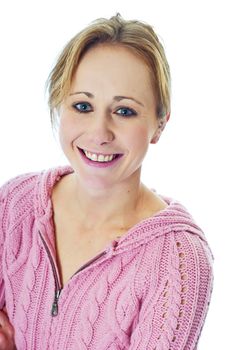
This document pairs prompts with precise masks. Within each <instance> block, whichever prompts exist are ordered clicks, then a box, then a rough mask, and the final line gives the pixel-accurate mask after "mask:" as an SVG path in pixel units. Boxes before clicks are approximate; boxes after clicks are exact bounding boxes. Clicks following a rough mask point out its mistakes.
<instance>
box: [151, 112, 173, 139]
mask: <svg viewBox="0 0 232 350" xmlns="http://www.w3.org/2000/svg"><path fill="white" fill-rule="evenodd" d="M169 118H170V113H168V114H167V115H166V116H165V117H164V118H163V119H162V120H160V121H159V124H158V129H156V131H155V133H154V135H153V137H152V139H151V143H152V144H155V143H157V142H158V141H159V138H160V136H161V134H162V132H163V130H164V128H165V126H166V124H167V122H168V121H169Z"/></svg>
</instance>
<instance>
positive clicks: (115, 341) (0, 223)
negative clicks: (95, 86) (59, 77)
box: [0, 167, 213, 350]
mask: <svg viewBox="0 0 232 350" xmlns="http://www.w3.org/2000/svg"><path fill="white" fill-rule="evenodd" d="M71 172H73V169H72V168H70V167H59V168H54V169H49V170H46V171H43V172H39V173H30V174H25V175H20V176H18V177H16V178H14V179H13V180H10V181H9V182H8V183H6V184H5V185H4V186H2V188H1V189H0V201H1V202H0V206H1V207H0V308H2V307H3V306H4V305H6V308H7V312H8V316H9V319H10V322H11V323H12V325H13V327H14V329H15V343H16V347H17V350H40V349H41V350H45V349H47V350H66V349H67V350H74V349H75V350H151V349H153V350H154V349H156V350H196V349H197V343H198V339H199V336H200V333H201V331H202V327H203V324H204V322H205V318H206V315H207V312H208V307H209V303H210V297H211V292H212V285H213V272H212V271H213V270H212V265H213V255H212V252H211V250H210V247H209V245H208V243H207V241H206V238H205V235H204V233H203V232H202V230H201V229H200V228H199V227H198V225H197V224H196V223H195V221H194V220H193V218H192V216H191V215H190V214H189V213H188V211H187V210H186V208H185V207H184V206H183V205H182V204H180V203H179V202H178V201H176V200H173V199H171V198H168V197H166V196H161V195H160V197H161V198H162V199H163V200H165V202H166V203H167V204H168V206H167V207H166V208H165V209H163V210H162V211H160V212H158V213H156V214H154V215H153V216H151V217H148V218H146V219H143V220H142V221H140V222H138V223H137V224H136V225H134V226H133V227H131V228H130V229H129V230H128V231H127V232H126V234H124V235H123V236H122V237H121V238H120V239H118V240H114V241H112V242H111V243H110V244H109V246H108V247H106V249H105V250H104V251H102V253H101V254H99V255H98V256H96V257H94V258H93V259H92V260H91V261H89V262H88V263H87V264H85V265H84V266H82V267H81V268H80V269H79V270H78V271H77V272H76V273H75V274H74V275H73V276H72V278H70V280H69V281H68V282H67V283H66V284H65V285H64V286H63V287H61V283H60V275H59V269H58V265H57V258H56V244H55V230H54V221H53V207H52V201H51V194H52V189H53V187H54V185H55V183H56V182H57V181H59V179H60V178H61V177H62V176H64V175H66V174H69V173H71ZM77 254H78V251H77Z"/></svg>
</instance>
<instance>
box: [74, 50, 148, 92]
mask: <svg viewBox="0 0 232 350" xmlns="http://www.w3.org/2000/svg"><path fill="white" fill-rule="evenodd" d="M75 78H76V82H78V81H79V82H82V80H85V79H89V80H91V81H92V82H93V81H94V80H95V79H97V78H98V79H100V80H102V81H103V80H105V79H107V80H108V82H109V83H110V82H112V80H113V83H114V84H121V85H130V87H131V85H133V84H136V85H140V84H142V85H146V87H147V88H148V87H150V88H151V79H150V73H149V68H148V66H147V64H146V63H145V61H144V60H143V59H142V58H141V57H139V56H138V55H136V53H135V52H133V51H132V50H131V49H130V48H127V47H125V46H122V45H119V44H98V45H97V46H95V47H92V48H90V49H89V50H88V51H87V52H86V53H85V54H84V56H83V57H82V59H81V61H80V63H79V65H78V67H77V70H76V73H75V75H74V79H75ZM77 78H78V79H77Z"/></svg>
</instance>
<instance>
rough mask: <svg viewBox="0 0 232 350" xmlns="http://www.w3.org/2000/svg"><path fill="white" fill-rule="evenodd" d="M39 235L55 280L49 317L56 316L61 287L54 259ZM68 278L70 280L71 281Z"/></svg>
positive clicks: (86, 265) (101, 254)
mask: <svg viewBox="0 0 232 350" xmlns="http://www.w3.org/2000/svg"><path fill="white" fill-rule="evenodd" d="M39 235H40V238H41V240H42V242H43V245H44V248H45V250H46V252H47V255H48V259H49V261H50V264H51V267H52V271H53V276H54V280H55V295H54V300H53V303H52V308H51V316H53V317H54V316H57V315H58V311H59V308H58V302H59V297H60V294H61V292H62V287H61V284H60V279H59V275H58V272H57V268H56V264H55V262H54V259H53V257H52V254H51V252H50V249H49V248H48V245H47V243H46V241H45V239H44V238H43V236H42V234H41V232H40V231H39ZM106 253H107V250H104V251H103V252H101V253H100V254H98V255H96V256H95V257H94V258H93V259H91V260H89V261H88V262H87V263H85V264H84V265H83V266H81V267H80V268H79V269H78V270H77V271H76V272H75V273H74V274H73V275H72V277H73V276H75V275H77V274H78V273H79V272H80V271H82V270H84V269H85V268H87V267H88V266H89V265H91V264H92V263H94V262H95V261H96V260H98V259H100V258H101V257H102V256H103V255H105V254H106ZM72 277H71V278H72ZM71 278H70V279H71Z"/></svg>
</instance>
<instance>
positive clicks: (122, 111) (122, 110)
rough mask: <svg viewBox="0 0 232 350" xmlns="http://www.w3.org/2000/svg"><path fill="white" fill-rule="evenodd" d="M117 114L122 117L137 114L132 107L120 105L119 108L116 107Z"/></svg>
mask: <svg viewBox="0 0 232 350" xmlns="http://www.w3.org/2000/svg"><path fill="white" fill-rule="evenodd" d="M117 114H119V115H121V116H123V117H134V116H136V115H137V113H136V112H135V111H134V110H133V109H131V108H127V107H120V108H119V109H117Z"/></svg>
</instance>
